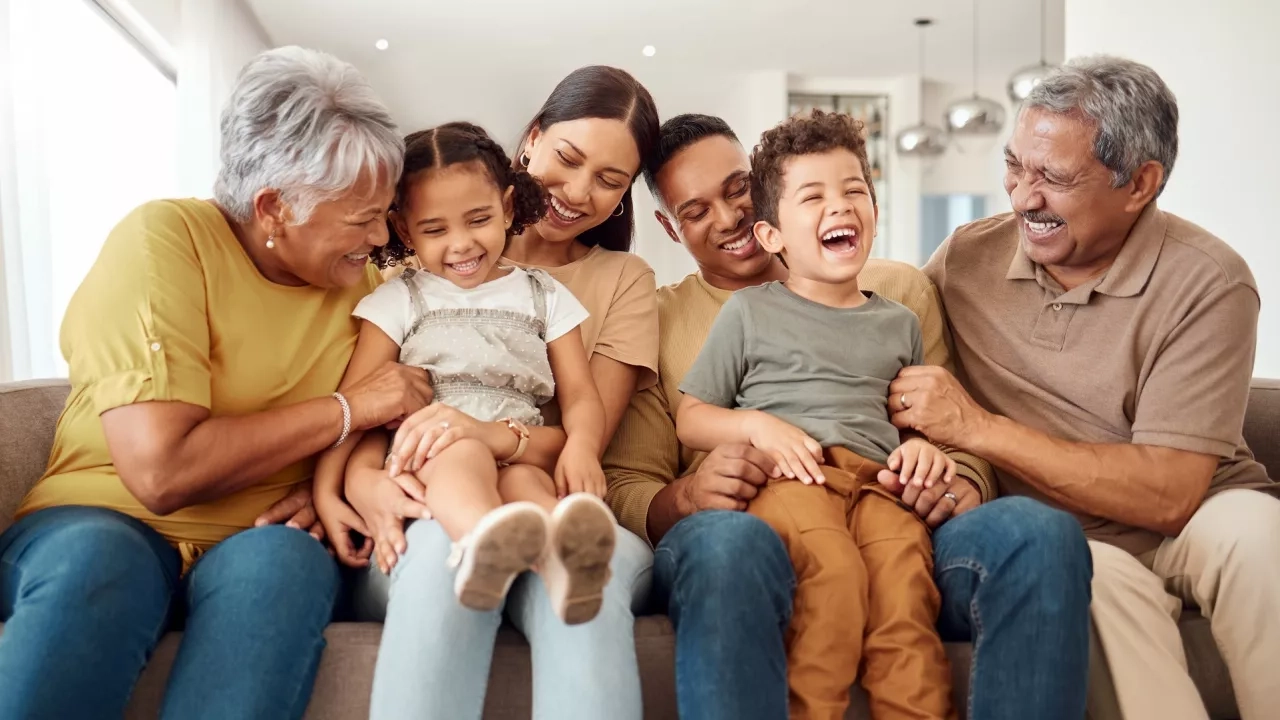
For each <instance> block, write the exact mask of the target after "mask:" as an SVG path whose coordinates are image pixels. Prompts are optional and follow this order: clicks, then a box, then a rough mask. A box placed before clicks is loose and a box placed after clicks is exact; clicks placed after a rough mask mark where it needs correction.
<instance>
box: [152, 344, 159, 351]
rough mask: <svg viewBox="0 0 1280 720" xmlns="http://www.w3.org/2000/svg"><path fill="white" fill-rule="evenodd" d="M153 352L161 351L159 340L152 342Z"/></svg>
mask: <svg viewBox="0 0 1280 720" xmlns="http://www.w3.org/2000/svg"><path fill="white" fill-rule="evenodd" d="M151 352H160V343H158V342H153V343H151Z"/></svg>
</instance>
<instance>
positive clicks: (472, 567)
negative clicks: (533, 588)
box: [454, 506, 547, 612]
mask: <svg viewBox="0 0 1280 720" xmlns="http://www.w3.org/2000/svg"><path fill="white" fill-rule="evenodd" d="M507 507H508V508H510V507H511V506H507ZM546 544H547V516H546V513H544V512H543V511H542V510H541V509H540V508H537V507H536V506H535V507H527V508H512V509H510V510H509V511H508V512H506V513H505V514H504V515H503V516H502V517H499V518H495V519H494V521H493V524H492V525H490V526H489V527H487V528H485V529H484V530H483V531H482V532H481V533H480V534H479V535H477V536H476V537H475V538H473V540H472V544H471V547H470V548H468V550H467V555H466V557H465V558H464V559H463V563H462V567H460V568H458V576H457V579H456V581H455V583H454V590H455V592H456V594H457V596H458V602H460V603H461V604H462V605H463V606H465V607H468V608H470V609H472V610H478V611H481V612H488V611H492V610H496V609H498V607H499V606H501V605H502V601H503V600H504V599H505V598H506V597H507V591H508V590H510V589H511V584H512V583H513V582H515V579H516V577H517V576H519V575H520V573H522V572H525V571H526V570H528V569H529V568H530V567H531V566H532V565H533V563H534V562H536V561H537V560H538V557H539V556H541V554H542V551H543V549H544V548H545V547H546Z"/></svg>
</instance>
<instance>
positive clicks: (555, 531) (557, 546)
mask: <svg viewBox="0 0 1280 720" xmlns="http://www.w3.org/2000/svg"><path fill="white" fill-rule="evenodd" d="M617 541H618V535H617V523H615V522H614V519H613V513H612V512H611V511H610V510H609V507H608V506H607V505H605V504H604V502H602V501H601V500H600V498H598V497H596V496H595V495H591V494H588V493H574V494H572V495H570V496H569V497H567V498H565V499H564V500H561V501H560V503H559V504H557V505H556V509H555V511H554V512H552V513H551V541H550V545H549V547H548V548H547V549H548V552H547V556H546V558H545V559H544V560H543V562H542V565H541V567H540V568H539V573H541V575H542V581H543V583H544V584H545V585H546V586H547V593H548V594H549V595H550V596H551V606H552V607H553V608H554V609H555V612H556V615H559V616H560V619H561V620H563V621H564V622H565V624H566V625H578V624H580V623H584V622H587V621H588V620H591V619H592V618H594V617H595V616H596V614H597V613H599V612H600V605H601V604H602V603H603V602H604V587H605V585H607V584H609V576H610V571H609V561H610V560H612V559H613V548H614V546H615V545H616V544H617Z"/></svg>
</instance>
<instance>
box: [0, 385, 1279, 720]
mask: <svg viewBox="0 0 1280 720" xmlns="http://www.w3.org/2000/svg"><path fill="white" fill-rule="evenodd" d="M67 392H68V386H67V384H66V382H65V381H61V380H55V381H32V382H23V383H10V384H0V530H3V528H4V527H7V525H8V523H9V518H10V517H12V514H13V511H14V509H15V508H16V507H17V505H18V502H19V501H20V500H21V498H22V496H23V494H24V493H25V492H26V490H27V488H29V487H30V486H31V485H32V483H34V482H35V481H36V479H37V478H39V476H40V474H41V473H42V472H43V470H44V466H45V463H46V461H47V458H48V454H49V447H50V445H51V444H52V442H53V430H54V424H55V423H56V421H57V418H58V414H59V413H60V412H61V410H62V406H63V403H64V402H65V400H66V397H67ZM1245 437H1246V439H1247V440H1248V441H1249V444H1250V446H1251V447H1252V448H1253V449H1254V452H1255V453H1257V455H1258V458H1259V460H1261V461H1262V462H1263V463H1265V464H1266V465H1267V467H1268V468H1270V469H1271V470H1272V472H1273V476H1274V473H1275V472H1276V471H1278V470H1280V446H1277V442H1276V439H1277V438H1278V437H1280V382H1277V381H1271V380H1256V381H1255V382H1254V386H1253V393H1252V395H1251V396H1250V402H1249V415H1248V418H1247V420H1246V423H1245ZM381 631H382V628H381V626H380V625H377V624H371V623H335V624H333V625H331V626H330V627H329V630H328V632H327V637H328V648H327V649H326V651H325V654H324V659H323V661H322V663H321V665H320V671H319V677H318V678H317V680H316V687H315V693H314V695H313V696H312V699H311V705H310V708H309V710H308V713H307V718H309V720H363V718H366V717H368V709H369V688H370V684H371V682H372V675H373V664H374V658H375V656H376V655H377V652H378V640H379V637H380V636H381ZM1182 632H1183V637H1184V639H1185V641H1186V646H1187V651H1188V661H1189V663H1190V666H1191V672H1192V675H1193V676H1194V677H1195V680H1196V683H1197V685H1198V686H1199V687H1200V691H1201V694H1202V695H1203V696H1204V698H1205V702H1206V704H1207V705H1208V707H1209V710H1210V714H1211V716H1212V717H1213V718H1214V719H1215V720H1229V719H1231V718H1235V717H1236V707H1235V700H1234V697H1233V695H1232V690H1231V681H1230V678H1229V676H1228V675H1227V670H1226V667H1225V666H1224V665H1223V663H1222V659H1221V658H1220V656H1219V655H1218V651H1217V647H1216V646H1215V644H1214V641H1213V637H1212V635H1211V634H1210V632H1209V624H1208V622H1206V621H1205V620H1204V619H1203V618H1202V617H1200V615H1199V614H1198V613H1197V612H1196V611H1195V610H1194V609H1188V611H1187V612H1186V613H1185V614H1184V616H1183V620H1182ZM179 638H180V634H179V633H170V634H169V635H168V636H167V637H166V638H165V639H164V640H163V642H161V644H160V646H159V648H157V650H156V652H155V655H154V656H153V658H152V660H151V662H150V664H149V665H148V667H147V669H146V671H145V672H144V673H143V675H142V678H141V679H140V680H139V682H138V685H137V687H136V689H135V691H134V696H133V700H132V703H131V705H130V707H129V711H128V713H127V717H128V718H130V719H134V718H138V719H141V718H154V717H155V716H156V713H157V710H158V708H159V705H160V698H161V694H162V692H163V689H164V684H165V679H166V677H167V675H168V672H169V667H170V665H171V663H172V661H173V657H174V652H175V651H176V649H177V645H178V641H179ZM636 649H637V652H638V654H639V660H640V671H641V676H642V681H643V688H644V703H645V717H646V718H647V719H653V720H657V719H659V718H674V717H676V706H675V678H674V674H673V663H674V656H675V651H674V647H673V644H672V633H671V625H670V623H668V622H667V619H666V618H665V617H661V616H652V617H642V618H639V619H638V620H637V621H636ZM948 652H949V654H950V656H951V661H952V669H953V672H954V674H955V678H956V684H955V687H956V695H957V700H958V702H957V706H958V707H959V708H960V709H961V712H962V713H963V710H964V707H965V703H964V702H963V699H962V698H963V697H964V693H965V686H966V684H967V682H966V681H967V678H968V673H969V657H970V648H969V647H968V646H967V645H962V644H953V645H950V646H949V647H948ZM489 687H490V692H489V695H488V700H487V703H486V707H485V718H486V719H487V720H508V719H510V720H520V719H526V718H528V717H530V668H529V654H528V649H527V646H526V644H525V642H524V639H523V638H522V637H521V636H520V635H519V634H518V633H516V632H515V631H513V630H511V629H504V630H503V631H502V633H501V635H500V636H499V639H498V647H497V651H496V653H495V655H494V659H493V667H492V674H491V679H490V684H489ZM866 717H867V714H866V706H865V703H864V702H863V700H862V698H861V697H858V698H856V699H855V702H854V703H853V706H852V707H851V708H850V710H849V714H848V718H849V719H850V720H853V719H858V720H862V719H864V718H866Z"/></svg>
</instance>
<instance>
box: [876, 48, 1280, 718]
mask: <svg viewBox="0 0 1280 720" xmlns="http://www.w3.org/2000/svg"><path fill="white" fill-rule="evenodd" d="M1177 152H1178V106H1177V102H1176V100H1175V99H1174V97H1173V94H1172V93H1171V92H1170V91H1169V88H1168V87H1167V86H1166V85H1165V84H1164V82H1163V81H1162V80H1161V79H1160V77H1159V75H1157V74H1156V73H1155V72H1154V71H1153V70H1151V69H1150V68H1148V67H1146V66H1143V65H1140V64H1138V63H1134V62H1130V61H1126V60H1121V59H1117V58H1109V57H1095V58H1085V59H1080V60H1076V61H1073V62H1071V63H1069V64H1068V65H1066V66H1065V67H1063V68H1062V69H1060V70H1059V71H1058V72H1057V73H1056V74H1054V75H1053V76H1051V77H1049V78H1048V79H1046V80H1045V82H1044V83H1043V84H1042V85H1040V86H1038V87H1037V88H1036V89H1035V91H1034V92H1033V93H1032V95H1031V96H1030V97H1029V98H1028V99H1027V101H1026V102H1025V104H1024V106H1023V108H1022V110H1021V113H1020V115H1019V116H1018V122H1017V126H1016V128H1015V129H1014V132H1013V137H1012V139H1011V140H1010V141H1009V144H1008V146H1007V148H1006V150H1005V159H1006V165H1007V171H1006V174H1005V189H1006V190H1007V191H1008V192H1009V198H1010V200H1011V201H1012V204H1013V210H1014V212H1013V213H1012V214H1006V215H1001V216H998V217H994V218H989V219H986V220H982V221H979V222H976V223H973V224H971V225H968V226H966V227H962V228H960V229H958V230H956V232H955V234H954V235H953V236H952V237H951V238H950V239H949V240H948V241H947V242H946V243H945V244H944V245H943V246H942V247H941V248H939V250H938V252H937V253H936V254H935V255H934V257H933V259H932V260H930V262H929V264H928V266H927V267H926V268H925V273H926V274H927V275H929V277H930V278H931V279H932V280H933V281H934V283H935V284H936V285H937V287H938V290H939V292H940V293H941V294H942V300H943V304H944V305H945V307H946V311H947V314H948V316H949V318H950V321H951V329H952V332H953V335H954V337H955V355H956V367H957V372H958V374H959V378H960V379H959V381H957V379H956V378H955V377H953V376H951V375H949V374H948V373H946V372H945V371H944V370H941V369H940V368H936V367H917V368H907V369H904V370H903V371H902V373H901V374H900V375H899V377H898V379H897V380H895V381H894V383H893V384H892V386H891V388H890V391H891V395H890V400H889V402H890V410H891V411H893V413H894V415H893V419H894V422H895V424H897V425H898V426H899V427H904V428H906V427H910V428H914V429H916V430H918V431H920V432H923V433H925V434H926V435H927V436H928V437H929V438H930V439H932V440H935V441H937V442H942V443H946V444H949V445H953V446H955V447H958V448H961V449H963V450H967V451H969V452H971V453H973V454H975V455H977V456H980V457H983V458H986V459H988V460H989V461H990V462H991V463H992V464H993V465H994V466H995V467H996V470H997V476H998V482H999V486H1000V493H1001V495H1005V494H1012V495H1028V496H1031V497H1034V498H1037V499H1040V500H1043V501H1045V502H1048V503H1050V504H1052V505H1056V506H1058V507H1062V508H1064V509H1067V510H1070V511H1072V512H1073V513H1074V514H1075V515H1076V516H1077V518H1078V519H1079V520H1080V523H1081V525H1082V526H1083V527H1084V530H1085V534H1086V535H1087V536H1088V537H1089V540H1090V542H1089V545H1090V549H1091V550H1092V555H1093V565H1094V579H1093V602H1092V614H1093V621H1094V626H1095V627H1096V629H1097V633H1098V637H1099V639H1100V641H1101V645H1102V650H1103V652H1104V653H1105V655H1106V659H1107V663H1108V665H1109V666H1110V669H1111V672H1112V677H1113V679H1114V682H1115V686H1116V694H1117V697H1118V699H1119V702H1120V710H1121V711H1122V713H1123V715H1124V716H1125V717H1127V718H1195V719H1201V718H1207V714H1206V711H1205V708H1204V704H1203V702H1202V701H1201V699H1200V696H1199V694H1198V693H1197V691H1196V687H1195V685H1194V684H1193V683H1192V681H1191V678H1190V676H1189V675H1188V672H1187V661H1186V656H1185V652H1184V649H1183V647H1182V640H1181V637H1180V635H1179V632H1178V628H1177V624H1176V622H1177V617H1178V613H1179V611H1180V610H1181V609H1182V607H1183V603H1184V602H1194V603H1196V604H1197V605H1198V606H1199V607H1200V610H1201V612H1203V613H1204V614H1205V615H1206V616H1207V617H1209V618H1210V619H1211V621H1212V628H1213V634H1214V637H1215V638H1216V640H1217V643H1218V646H1219V647H1220V648H1221V650H1222V654H1223V657H1224V659H1225V660H1226V663H1227V666H1228V668H1229V669H1230V671H1231V679H1232V684H1233V686H1234V688H1235V692H1236V696H1237V701H1238V704H1239V708H1240V712H1241V714H1242V716H1243V717H1244V718H1245V719H1246V720H1250V719H1252V718H1262V717H1274V715H1273V713H1274V712H1275V708H1276V707H1277V706H1280V682H1277V681H1276V675H1275V667H1276V665H1277V662H1278V661H1280V620H1278V619H1277V614H1276V609H1277V608H1280V573H1277V572H1276V568H1277V567H1280V502H1277V500H1276V497H1275V494H1276V493H1275V491H1276V489H1277V487H1280V486H1277V485H1276V484H1274V483H1273V482H1272V481H1271V479H1270V478H1269V477H1268V476H1267V472H1266V469H1265V468H1263V467H1262V465H1260V464H1259V463H1257V462H1255V461H1254V460H1253V457H1252V455H1251V454H1250V452H1249V449H1248V448H1247V447H1246V446H1245V443H1244V440H1243V437H1242V428H1243V423H1244V414H1245V406H1246V403H1247V400H1248V396H1249V385H1250V379H1251V375H1252V372H1253V357H1254V345H1255V341H1256V337H1257V321H1258V309H1259V300H1258V291H1257V286H1256V285H1255V283H1254V280H1253V276H1252V274H1250V272H1249V268H1248V266H1247V265H1246V264H1245V262H1244V260H1243V259H1241V258H1240V256H1239V255H1238V254H1236V252H1235V251H1234V250H1232V249H1231V247H1230V246H1228V245H1227V244H1226V243H1225V242H1223V241H1222V240H1220V239H1218V238H1217V237H1214V236H1213V235H1211V234H1210V233H1209V232H1207V231H1205V230H1204V229H1202V228H1199V227H1197V226H1195V225H1193V224H1191V223H1190V222H1188V221H1186V220H1183V219H1182V218H1180V217H1177V216H1176V215H1173V214H1172V213H1168V212H1165V211H1163V210H1161V209H1160V208H1159V207H1158V206H1157V204H1156V198H1158V197H1159V195H1160V193H1161V191H1162V190H1163V189H1164V187H1165V183H1166V182H1167V181H1168V178H1169V174H1170V172H1171V171H1172V170H1173V164H1174V160H1175V159H1176V157H1177ZM1202 181H1203V179H1197V182H1202Z"/></svg>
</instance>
